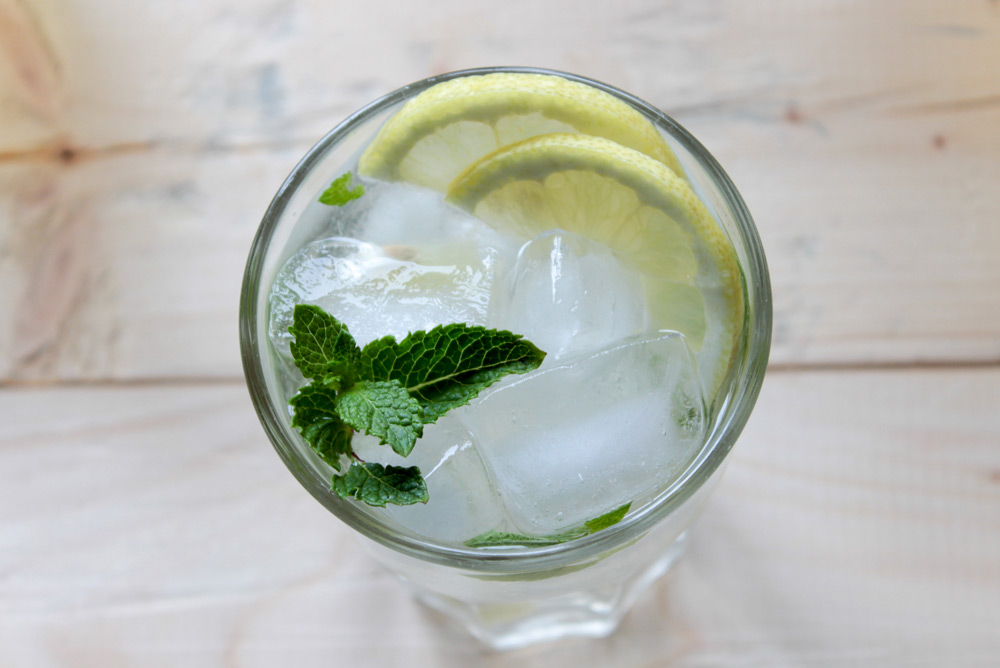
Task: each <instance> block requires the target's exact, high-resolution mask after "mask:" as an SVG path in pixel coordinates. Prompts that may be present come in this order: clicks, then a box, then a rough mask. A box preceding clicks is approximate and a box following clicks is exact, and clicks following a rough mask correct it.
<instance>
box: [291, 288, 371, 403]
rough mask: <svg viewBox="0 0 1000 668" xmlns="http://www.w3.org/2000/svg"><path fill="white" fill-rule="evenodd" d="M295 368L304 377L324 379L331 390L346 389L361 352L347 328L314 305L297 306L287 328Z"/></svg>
mask: <svg viewBox="0 0 1000 668" xmlns="http://www.w3.org/2000/svg"><path fill="white" fill-rule="evenodd" d="M288 331H289V332H291V334H292V336H294V337H295V340H294V341H292V343H291V350H292V357H293V359H294V360H295V366H297V367H298V368H299V371H301V372H302V375H303V376H305V377H306V378H315V379H321V380H322V379H326V382H327V384H329V385H331V386H334V388H335V389H342V388H344V387H350V385H351V384H352V383H353V382H354V380H355V377H356V369H357V368H358V364H359V361H360V358H361V350H360V349H359V348H358V344H356V343H355V342H354V337H353V336H351V333H350V332H348V331H347V326H346V325H344V324H343V323H342V322H340V321H339V320H337V319H336V318H334V317H333V316H332V315H330V314H329V313H327V312H326V311H324V310H323V309H321V308H320V307H318V306H311V305H308V304H299V305H297V306H296V307H295V311H294V313H293V316H292V326H291V327H289V328H288Z"/></svg>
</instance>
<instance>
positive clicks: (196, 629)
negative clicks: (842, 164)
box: [0, 370, 1000, 668]
mask: <svg viewBox="0 0 1000 668" xmlns="http://www.w3.org/2000/svg"><path fill="white" fill-rule="evenodd" d="M998 394H1000V371H997V370H966V371H962V372H954V371H906V372H903V371H873V372H864V373H862V372H840V371H829V372H795V373H774V374H772V375H771V376H769V378H768V379H767V382H766V383H765V387H764V392H763V394H762V396H761V399H760V402H759V404H758V407H757V410H756V412H755V414H754V416H753V418H752V419H751V422H750V424H749V425H748V427H747V429H746V431H745V433H744V435H743V437H742V439H741V441H740V443H739V444H738V445H737V448H736V450H735V451H734V454H733V456H732V460H731V464H730V466H729V469H728V471H727V473H726V477H725V479H724V480H723V482H722V485H721V486H720V488H719V490H718V492H717V493H716V495H715V496H714V497H713V499H712V500H711V501H710V503H709V506H708V509H707V510H706V512H705V514H704V516H703V518H702V520H701V522H700V524H699V526H698V527H697V530H696V533H695V539H694V542H693V544H692V550H691V552H690V553H689V554H688V555H687V556H686V557H685V559H684V561H682V565H681V566H680V567H679V568H678V570H677V571H676V572H674V573H673V574H672V575H671V576H670V577H669V578H668V580H667V581H666V582H663V583H660V584H659V585H657V586H656V587H655V588H654V590H653V591H652V592H651V594H650V595H648V596H646V597H645V598H644V599H643V600H642V601H641V602H640V604H639V606H638V607H637V608H636V609H635V610H634V611H633V612H632V613H631V614H630V615H629V616H628V617H627V618H626V621H625V623H624V626H623V627H622V629H621V632H620V633H619V634H617V635H615V636H613V637H612V638H610V639H608V640H605V641H567V642H563V643H558V644H556V645H551V646H544V647H539V648H534V649H529V650H524V651H519V652H515V653H512V654H507V655H499V654H490V653H484V652H483V651H482V650H481V649H480V648H479V647H478V646H477V645H476V644H475V643H474V642H473V641H471V640H469V639H467V638H465V637H464V636H463V635H461V634H460V633H457V632H456V631H455V630H454V629H452V628H451V627H449V626H447V625H446V624H443V622H442V621H441V620H440V619H438V618H437V617H436V616H435V615H434V614H432V613H430V612H428V611H425V610H424V609H423V608H421V607H420V606H418V605H417V604H415V603H414V602H413V601H412V600H411V599H409V597H408V596H407V594H406V592H405V589H404V588H403V586H402V585H401V584H400V583H398V582H396V581H395V580H393V579H392V578H391V577H390V576H388V575H386V574H384V573H383V572H381V571H380V570H379V569H378V568H377V567H376V566H375V565H374V564H373V562H371V560H370V559H369V558H368V557H367V556H366V554H365V553H364V552H363V550H362V549H361V548H360V547H359V546H358V545H357V544H356V543H355V542H354V541H353V539H352V538H351V536H350V532H349V531H348V530H347V529H346V527H345V526H343V525H341V524H340V523H339V522H338V521H337V520H336V519H335V518H333V517H332V516H330V515H328V514H327V513H326V511H325V510H324V509H323V508H322V507H321V506H320V505H319V504H317V503H316V502H315V501H313V500H312V498H311V497H309V495H308V494H307V493H306V492H305V491H304V490H302V489H301V488H299V487H298V486H297V483H295V481H294V479H293V478H292V476H291V475H290V474H289V473H288V472H287V471H286V470H285V469H284V467H283V466H282V465H281V463H280V461H279V459H278V458H277V456H276V455H275V454H274V453H273V452H272V451H271V448H270V446H269V445H268V443H267V442H266V440H265V439H264V437H263V434H262V432H261V430H260V428H259V425H258V424H257V421H256V416H255V415H254V414H253V410H252V409H251V407H250V405H249V400H248V398H247V396H246V393H245V390H244V389H243V388H242V387H239V386H229V385H216V386H197V385H192V386H183V385H182V386H165V387H146V388H142V387H134V388H113V387H109V388H101V389H95V388H74V389H66V388H53V389H36V390H13V391H12V390H6V391H0V412H2V414H3V415H5V416H9V417H8V418H7V419H5V420H4V421H3V422H2V423H0V526H2V527H3V531H2V532H0V541H2V546H0V547H2V549H0V647H3V648H4V654H3V657H4V658H3V659H0V662H3V661H7V662H10V663H9V665H16V666H62V665H72V666H90V665H94V666H97V665H100V666H103V667H106V668H114V667H115V666H133V665H143V666H167V665H184V666H201V665H206V666H208V665H238V666H258V665H260V666H267V665H273V664H274V663H276V662H278V661H284V662H289V661H290V662H292V663H294V664H295V665H297V666H313V665H315V666H320V665H328V664H329V662H330V661H332V660H334V659H335V660H336V662H337V663H338V665H380V666H381V665H384V666H393V665H400V664H401V663H403V662H405V663H407V664H408V665H414V666H466V665H470V664H471V665H486V666H508V665H511V666H513V665H521V666H539V667H541V666H553V665H555V666H563V665H566V666H568V665H616V666H646V665H658V666H659V665H664V666H665V665H670V666H705V665H725V666H737V667H739V666H761V665H767V666H831V667H832V666H843V665H851V666H912V665H948V666H958V667H962V666H985V665H989V661H990V660H992V659H993V658H995V656H996V655H997V653H998V652H1000V639H998V637H997V635H996V633H995V630H996V627H997V624H998V623H1000V450H998V448H997V444H998V443H1000V424H998V422H997V420H996V418H995V398H996V397H997V396H998ZM386 629H392V634H391V636H388V637H387V636H386V633H387V631H386Z"/></svg>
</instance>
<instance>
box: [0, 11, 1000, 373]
mask: <svg viewBox="0 0 1000 668" xmlns="http://www.w3.org/2000/svg"><path fill="white" fill-rule="evenodd" d="M528 7H529V5H528V4H527V3H525V2H513V3H510V4H509V7H508V12H509V13H506V12H505V13H501V16H499V17H498V18H497V20H496V21H490V22H486V21H482V20H481V19H479V17H481V16H482V12H483V7H482V6H477V5H475V4H468V3H459V2H457V0H448V1H447V2H444V3H442V4H441V5H440V8H439V9H435V10H434V11H428V10H427V9H426V8H420V7H418V6H416V5H407V4H396V3H393V2H388V1H386V0H381V1H380V2H373V3H369V4H367V5H364V7H362V5H361V4H356V5H338V6H337V8H336V9H334V8H332V7H330V6H329V5H328V3H321V2H318V0H310V1H305V0H303V1H300V2H295V3H293V2H285V1H279V0H254V1H253V2H244V3H233V2H230V1H228V0H211V1H210V2H204V3H184V4H182V5H180V6H177V5H176V4H175V3H169V4H164V3H146V4H138V5H137V4H135V3H130V2H124V1H123V0H102V1H101V2H97V3H88V4H86V5H84V4H81V3H72V2H71V3H56V2H54V1H53V0H43V1H41V2H38V3H31V4H30V5H29V4H25V3H23V2H19V1H17V0H3V1H2V2H0V34H8V35H17V38H16V39H8V40H5V41H4V48H3V49H0V64H2V67H0V114H2V119H3V122H0V220H3V221H4V224H3V226H2V227H0V244H2V246H0V248H2V252H0V278H2V279H3V282H4V286H5V288H4V290H3V291H2V296H0V309H2V310H3V313H5V314H6V316H5V317H3V318H0V378H4V379H8V380H20V381H32V382H51V381H57V380H60V379H66V380H81V379H82V380H100V379H115V378H125V379H139V378H145V377H176V378H192V377H212V378H219V377H225V378H237V377H239V374H240V370H239V365H238V361H237V360H238V354H237V349H236V340H235V337H234V330H233V322H234V314H235V311H234V309H235V304H236V291H235V287H236V286H237V284H238V281H239V279H240V275H241V269H242V258H243V256H244V255H245V253H246V251H247V248H248V247H249V243H250V240H251V237H252V234H253V230H254V227H255V225H256V223H257V221H258V220H259V219H260V216H261V214H262V212H263V210H264V208H265V206H266V204H267V201H268V199H269V197H270V195H271V194H272V193H273V192H274V191H275V189H276V187H277V185H278V184H279V183H280V182H281V180H282V179H283V177H284V175H285V174H287V172H288V170H289V169H290V168H291V166H292V165H293V164H294V163H295V161H296V159H297V157H298V156H299V155H301V154H302V152H304V151H305V149H306V148H307V147H308V146H309V144H310V143H312V142H313V141H314V140H315V139H316V138H318V137H319V136H320V135H321V134H322V133H323V132H325V131H326V130H327V129H329V128H330V127H331V126H333V125H334V124H335V123H336V122H338V121H339V120H340V119H342V118H343V117H344V116H345V115H346V114H347V113H349V111H351V110H352V109H354V108H357V107H358V106H360V105H361V104H363V103H364V102H365V101H367V100H369V99H371V98H373V97H375V96H377V95H379V94H382V93H384V92H387V91H388V90H390V89H392V88H393V87H395V86H398V85H401V84H403V83H405V82H407V81H410V80H413V79H417V78H420V77H423V76H426V75H429V74H433V73H436V72H440V71H444V70H448V69H454V68H460V67H466V66H473V65H482V64H487V63H496V62H520V63H533V64H538V65H544V66H550V67H555V68H563V69H568V70H573V71H578V72H581V73H585V74H588V75H591V76H594V77H596V78H598V79H604V80H607V81H609V82H611V83H614V84H617V85H619V86H621V87H623V88H625V89H628V90H631V91H633V92H635V93H636V94H638V95H640V96H642V97H645V98H647V99H649V100H651V101H652V102H654V103H656V104H658V105H660V106H661V107H663V108H664V109H666V110H667V111H668V112H670V113H673V114H674V115H676V116H677V118H678V119H679V120H680V121H681V122H682V123H684V124H685V125H687V126H688V127H689V128H690V129H691V130H692V131H693V132H694V133H695V134H696V135H697V136H698V137H700V138H701V139H702V140H703V141H704V143H705V144H706V145H707V146H708V147H709V148H710V149H711V150H712V151H713V152H714V153H715V155H716V156H717V157H718V158H719V160H720V161H721V162H722V164H723V165H724V166H725V167H726V168H727V170H728V171H729V172H730V174H731V175H732V177H733V178H734V180H735V182H736V183H737V185H738V187H739V188H740V189H741V190H742V192H743V195H744V196H745V198H746V200H747V202H748V203H749V206H750V208H751V211H752V212H753V213H754V214H755V217H756V219H757V222H758V225H759V227H760V230H761V235H762V237H763V240H764V244H765V247H766V249H767V251H768V256H769V260H770V264H771V269H772V277H773V285H774V303H775V337H774V349H773V354H772V358H773V360H774V362H775V363H777V364H780V365H785V366H803V365H805V366H810V365H829V364H847V365H851V364H879V363H886V362H890V363H895V364H908V363H943V362H959V363H970V362H986V363H996V362H998V361H1000V291H998V290H997V289H996V288H997V286H998V285H1000V263H997V262H996V261H995V258H996V255H997V252H998V251H1000V227H998V226H997V225H996V224H995V221H996V220H998V219H1000V198H998V197H997V196H996V194H995V193H994V192H993V190H994V188H993V185H994V184H995V183H996V182H998V181H1000V73H998V70H997V68H996V67H995V63H996V62H1000V15H998V13H997V10H996V7H995V5H992V4H991V3H989V2H971V1H967V2H964V1H963V2H949V3H934V2H921V3H913V2H885V3H877V4H875V5H871V6H868V5H863V6H862V5H859V4H851V3H846V4H845V3H818V4H815V5H810V6H808V7H803V6H802V5H801V4H800V3H793V2H778V1H775V2H770V3H768V5H767V9H766V11H765V10H761V9H760V8H756V7H754V8H751V7H749V6H747V5H745V4H744V3H738V2H721V3H712V4H710V5H702V4H700V3H694V2H681V3H674V4H669V5H664V4H662V3H658V2H652V1H649V2H636V3H631V4H630V5H629V7H628V10H627V11H617V10H612V9H610V5H602V4H597V3H592V6H591V7H590V11H586V12H580V11H573V9H574V8H576V3H569V2H553V3H543V4H542V5H541V6H538V5H537V3H530V10H529V8H528ZM525 16H531V17H533V20H532V21H527V22H526V21H525V20H524V18H523V17H525ZM570 16H572V17H573V20H572V21H570V20H568V17H570ZM192 26H198V30H197V31H193V29H192ZM376 34H377V35H381V36H383V39H381V40H380V41H378V43H377V44H376V45H373V44H372V41H371V39H370V36H371V35H376ZM179 44H183V48H179V47H178V45H179ZM359 54H365V57H359ZM64 261H65V262H66V263H67V268H66V270H65V271H63V269H62V265H61V264H60V263H61V262H64ZM165 330H169V333H167V332H166V331H165Z"/></svg>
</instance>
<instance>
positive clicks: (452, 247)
mask: <svg viewBox="0 0 1000 668" xmlns="http://www.w3.org/2000/svg"><path fill="white" fill-rule="evenodd" d="M364 199H367V202H366V205H365V208H364V210H363V211H362V213H361V214H360V216H359V220H358V226H359V230H360V232H359V234H358V236H359V237H360V238H363V239H365V240H366V241H368V242H370V243H373V244H376V245H379V246H383V247H385V248H386V250H387V252H388V253H389V254H390V255H393V256H395V257H397V258H398V259H401V260H412V261H414V262H418V263H420V264H428V265H440V264H456V263H461V262H462V261H463V258H464V259H465V260H466V261H467V260H468V259H469V258H474V257H475V256H476V254H477V249H479V248H493V249H496V250H497V251H499V252H500V253H501V255H509V256H510V257H511V258H513V256H514V254H515V253H516V252H517V247H516V246H515V245H514V243H513V242H512V241H510V240H506V239H504V238H503V237H501V236H500V235H499V234H498V233H497V232H496V231H495V230H494V229H493V228H491V227H490V226H489V225H487V224H486V223H484V222H483V221H481V220H479V219H478V218H476V217H474V216H470V215H469V214H467V213H465V212H464V211H462V210H460V209H458V208H456V207H454V206H451V205H450V204H446V203H445V201H444V197H443V196H442V195H441V193H439V192H435V191H433V190H429V189H427V188H419V187H415V186H412V185H409V184H406V183H385V182H376V183H373V184H372V185H371V186H369V188H368V190H367V192H366V193H365V198H364Z"/></svg>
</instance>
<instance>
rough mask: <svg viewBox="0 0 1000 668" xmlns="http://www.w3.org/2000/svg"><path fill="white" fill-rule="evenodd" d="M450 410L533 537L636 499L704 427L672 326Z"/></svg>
mask: <svg viewBox="0 0 1000 668" xmlns="http://www.w3.org/2000/svg"><path fill="white" fill-rule="evenodd" d="M456 417H460V418H461V419H462V421H463V422H464V423H465V424H466V425H467V426H468V427H469V430H470V431H471V432H472V433H473V434H474V436H475V438H476V439H477V443H478V444H479V452H480V454H481V456H482V458H483V461H484V463H485V464H486V467H487V469H488V470H489V472H490V476H491V478H492V479H493V481H494V483H495V484H496V486H497V491H498V493H499V494H500V497H501V501H502V502H503V504H504V506H505V507H506V509H507V512H508V516H509V519H510V521H511V522H512V523H513V524H515V525H516V526H517V527H519V528H520V529H521V530H522V531H524V532H526V533H530V534H546V533H552V532H558V531H560V530H563V529H567V528H570V527H572V526H575V525H579V524H580V523H582V522H584V521H586V520H588V519H591V518H594V517H597V516H599V515H602V514H604V513H606V512H608V511H610V510H613V509H614V508H617V507H618V506H620V505H622V504H624V503H627V502H632V504H633V508H636V507H638V506H641V505H642V504H643V503H645V502H647V501H649V500H650V499H652V498H653V497H654V496H655V495H656V494H657V493H659V492H660V491H661V490H663V489H664V488H666V487H667V486H668V485H669V484H670V482H671V481H672V480H673V479H674V478H675V477H676V476H677V475H678V474H679V473H680V471H682V470H683V468H684V466H685V465H686V464H687V462H688V461H690V459H691V457H693V456H694V455H695V454H696V453H697V452H698V451H699V450H700V448H701V447H702V444H703V441H704V438H705V431H706V417H705V402H704V398H703V393H702V390H701V387H700V384H699V381H698V374H697V371H696V367H695V363H694V359H693V356H692V354H691V352H690V350H689V349H688V347H687V345H686V343H685V341H684V337H683V336H682V335H680V334H676V333H671V334H660V335H656V336H654V337H651V338H645V339H643V338H638V337H637V338H635V339H631V340H629V341H628V342H626V343H623V344H618V345H615V346H612V347H610V348H608V349H605V350H602V351H601V352H599V353H597V354H593V355H589V356H582V357H579V358H576V359H574V360H570V361H568V362H567V363H565V364H563V365H561V366H557V367H554V368H550V369H547V370H539V371H535V372H532V373H530V374H527V375H525V376H518V377H516V379H513V380H512V379H508V380H507V381H506V382H505V383H503V384H502V385H497V386H495V387H494V388H491V389H489V390H487V391H485V392H484V393H483V394H481V395H480V397H479V399H478V400H477V401H475V402H474V403H473V404H472V405H470V406H467V407H464V408H462V409H459V410H458V411H456Z"/></svg>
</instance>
